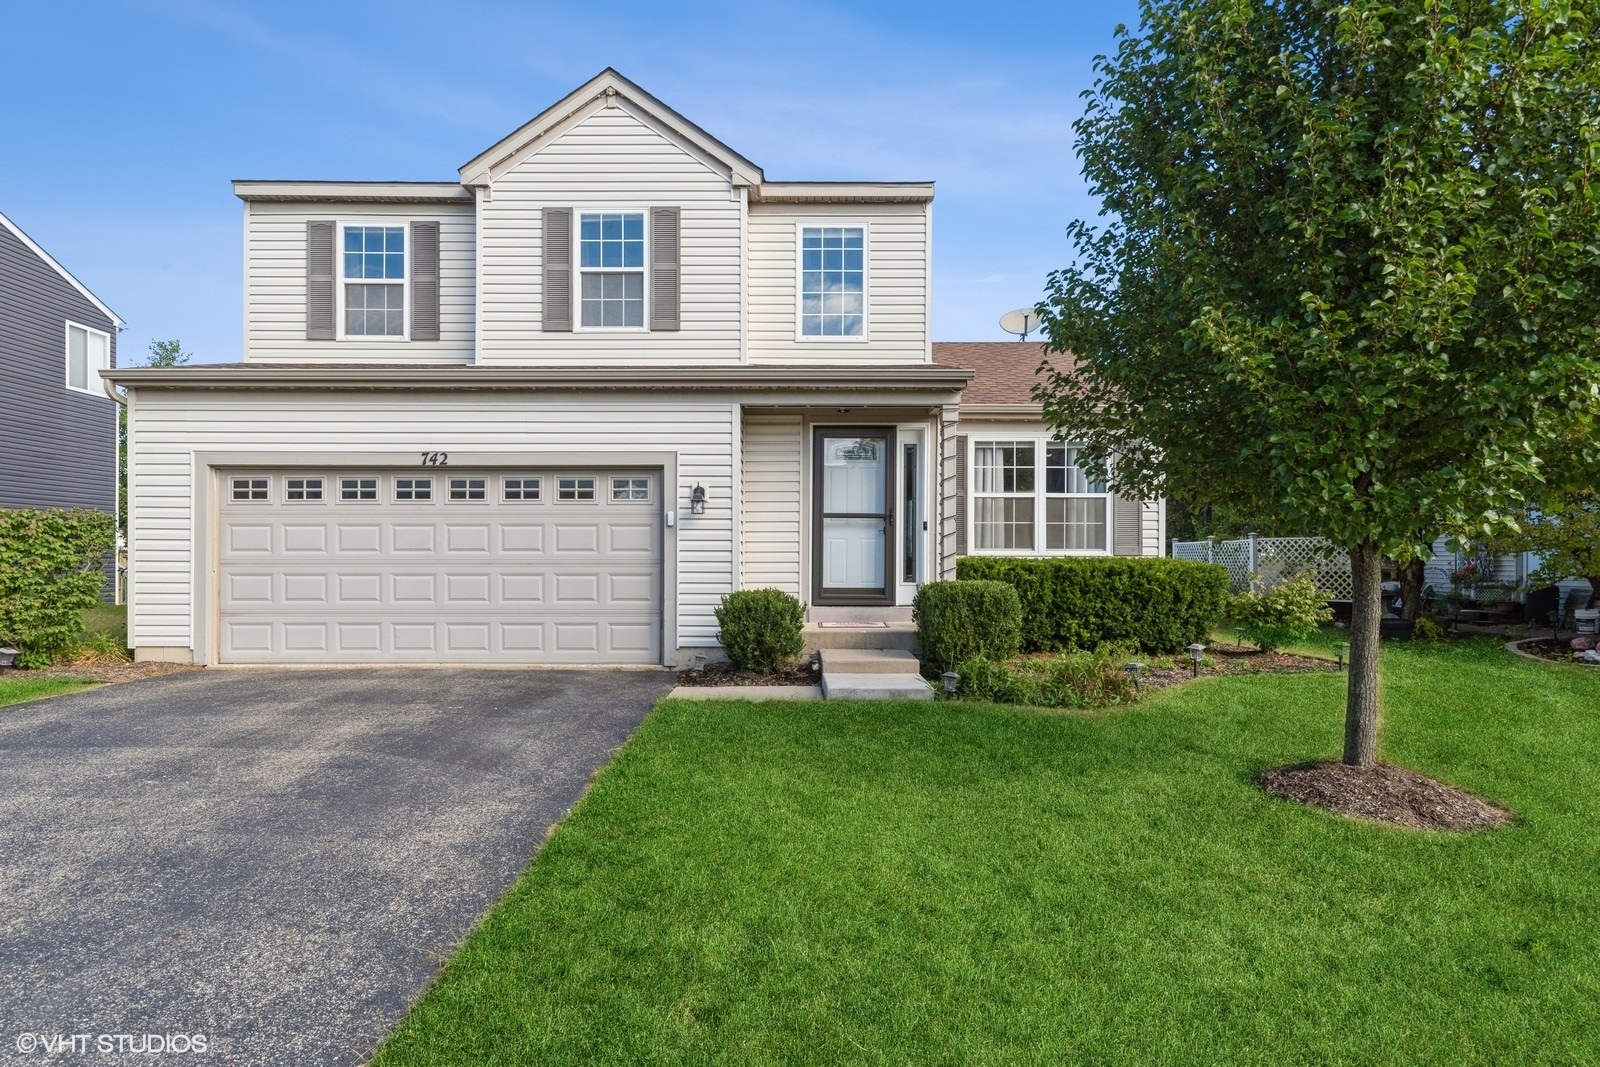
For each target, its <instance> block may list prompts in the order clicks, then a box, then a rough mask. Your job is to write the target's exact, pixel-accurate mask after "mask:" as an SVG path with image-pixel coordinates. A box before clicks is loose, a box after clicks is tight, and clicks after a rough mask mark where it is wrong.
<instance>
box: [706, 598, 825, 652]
mask: <svg viewBox="0 0 1600 1067" xmlns="http://www.w3.org/2000/svg"><path fill="white" fill-rule="evenodd" d="M805 617H806V609H805V607H804V606H803V605H802V604H801V603H800V601H798V600H796V599H795V598H794V597H792V596H790V595H789V594H788V593H785V592H784V591H783V590H781V589H740V590H739V591H737V592H734V593H729V594H727V595H726V596H724V597H723V598H722V603H721V604H718V605H717V625H718V626H719V627H721V629H720V630H719V631H718V633H717V640H719V641H721V642H722V647H723V648H725V649H726V650H727V652H728V659H730V660H732V661H733V665H734V666H735V667H739V668H742V669H743V670H747V671H775V670H777V669H778V668H779V667H782V666H783V665H784V664H786V663H788V662H789V661H790V660H792V659H794V658H795V657H796V656H798V655H799V654H800V653H801V652H803V651H805V647H806V645H805V640H804V639H803V638H802V637H801V636H800V627H801V626H802V625H803V624H804V622H805Z"/></svg>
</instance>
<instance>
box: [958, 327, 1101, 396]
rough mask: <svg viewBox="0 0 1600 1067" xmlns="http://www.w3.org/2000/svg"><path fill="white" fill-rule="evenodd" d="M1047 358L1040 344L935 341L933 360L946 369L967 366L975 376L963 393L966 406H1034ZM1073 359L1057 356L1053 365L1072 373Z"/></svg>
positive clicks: (1051, 359) (1052, 362) (1052, 357)
mask: <svg viewBox="0 0 1600 1067" xmlns="http://www.w3.org/2000/svg"><path fill="white" fill-rule="evenodd" d="M1044 358H1045V354H1044V345H1042V344H1040V343H1038V342H1036V341H935V342H934V343H933V361H934V362H935V363H938V364H940V365H941V366H945V367H963V368H965V369H967V370H970V371H973V372H974V373H975V375H976V376H975V377H974V378H973V379H972V381H971V382H970V383H969V384H968V385H967V388H966V390H965V391H964V392H963V393H962V394H961V402H962V403H963V404H1031V403H1033V394H1032V390H1033V386H1034V384H1035V383H1036V382H1037V381H1038V377H1037V376H1036V374H1035V372H1036V371H1037V370H1038V367H1039V362H1040V361H1041V360H1042V359H1044ZM1072 362H1073V361H1072V357H1071V356H1063V355H1061V354H1060V353H1056V354H1055V355H1052V356H1051V357H1050V363H1051V365H1052V366H1054V367H1055V368H1056V369H1057V370H1070V369H1071V368H1072Z"/></svg>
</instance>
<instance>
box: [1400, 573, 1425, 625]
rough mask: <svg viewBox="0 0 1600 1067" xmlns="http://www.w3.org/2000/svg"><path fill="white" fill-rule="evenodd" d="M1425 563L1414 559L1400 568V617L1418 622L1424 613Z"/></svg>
mask: <svg viewBox="0 0 1600 1067" xmlns="http://www.w3.org/2000/svg"><path fill="white" fill-rule="evenodd" d="M1424 566H1425V564H1424V563H1423V561H1422V560H1420V559H1414V560H1412V561H1411V562H1410V563H1407V564H1406V565H1405V566H1404V567H1402V568H1400V617H1401V618H1402V619H1405V620H1406V621H1407V622H1416V621H1417V618H1418V617H1419V616H1421V614H1422V579H1423V577H1424V573H1423V567H1424Z"/></svg>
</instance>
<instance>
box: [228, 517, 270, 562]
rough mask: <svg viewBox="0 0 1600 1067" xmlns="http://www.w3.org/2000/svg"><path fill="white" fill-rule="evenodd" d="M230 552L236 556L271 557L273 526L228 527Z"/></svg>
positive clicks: (257, 524) (261, 524)
mask: <svg viewBox="0 0 1600 1067" xmlns="http://www.w3.org/2000/svg"><path fill="white" fill-rule="evenodd" d="M228 550H229V551H230V552H232V553H234V554H236V555H240V556H244V555H264V556H265V555H271V554H272V526H271V524H269V523H252V524H249V525H246V524H242V523H241V524H237V525H234V526H230V527H228Z"/></svg>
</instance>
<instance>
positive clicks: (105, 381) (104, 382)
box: [99, 371, 128, 407]
mask: <svg viewBox="0 0 1600 1067" xmlns="http://www.w3.org/2000/svg"><path fill="white" fill-rule="evenodd" d="M99 373H100V388H102V389H104V390H105V391H106V396H109V397H110V398H111V399H112V400H115V401H116V402H117V403H119V404H121V405H122V406H123V407H127V406H128V398H127V397H125V396H123V395H122V394H121V393H119V392H117V383H116V382H114V381H112V380H111V377H110V374H111V372H110V371H100V372H99Z"/></svg>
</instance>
